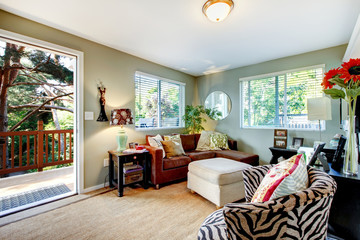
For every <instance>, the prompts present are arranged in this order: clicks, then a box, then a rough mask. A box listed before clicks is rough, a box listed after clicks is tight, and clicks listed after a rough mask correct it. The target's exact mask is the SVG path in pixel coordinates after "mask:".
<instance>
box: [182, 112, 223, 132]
mask: <svg viewBox="0 0 360 240" xmlns="http://www.w3.org/2000/svg"><path fill="white" fill-rule="evenodd" d="M202 114H207V115H208V116H209V118H211V119H215V118H216V116H221V112H219V111H217V110H216V109H209V108H204V106H202V105H198V106H192V105H186V107H185V114H184V116H183V120H184V121H185V133H191V134H194V133H200V132H201V131H202V130H204V127H203V126H202V123H203V122H206V119H205V118H204V117H202Z"/></svg>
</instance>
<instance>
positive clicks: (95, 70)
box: [0, 10, 195, 188]
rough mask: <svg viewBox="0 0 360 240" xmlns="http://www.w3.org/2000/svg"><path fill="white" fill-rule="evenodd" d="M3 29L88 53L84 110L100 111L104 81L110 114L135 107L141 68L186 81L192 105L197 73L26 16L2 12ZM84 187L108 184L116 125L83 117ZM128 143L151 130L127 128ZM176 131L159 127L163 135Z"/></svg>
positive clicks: (143, 139)
mask: <svg viewBox="0 0 360 240" xmlns="http://www.w3.org/2000/svg"><path fill="white" fill-rule="evenodd" d="M0 28H1V29H4V30H7V31H11V32H15V33H18V34H22V35H25V36H29V37H33V38H36V39H40V40H43V41H47V42H50V43H54V44H58V45H61V46H64V47H68V48H72V49H75V50H78V51H82V52H83V53H84V99H83V101H84V110H85V111H92V112H95V119H96V118H97V116H98V114H99V110H100V109H99V97H98V91H97V86H96V81H97V80H98V79H100V80H101V81H102V82H103V84H104V85H105V87H106V88H107V91H106V95H105V96H106V112H107V115H108V117H109V116H110V111H111V109H113V108H116V107H127V108H131V109H132V110H134V109H135V90H134V73H135V71H137V70H139V71H142V72H146V73H150V74H153V75H157V76H161V77H164V78H168V79H173V80H176V81H181V82H185V83H186V90H185V92H186V100H185V101H186V102H185V103H186V104H192V103H193V96H194V94H195V93H194V89H195V81H194V77H192V76H190V75H187V74H184V73H181V72H179V71H175V70H173V69H170V68H167V67H164V66H161V65H158V64H155V63H152V62H149V61H146V60H144V59H141V58H138V57H135V56H132V55H129V54H126V53H123V52H120V51H117V50H115V49H112V48H109V47H106V46H103V45H100V44H97V43H95V42H92V41H89V40H86V39H83V38H80V37H76V36H74V35H71V34H68V33H65V32H62V31H59V30H57V29H54V28H51V27H47V26H45V25H42V24H39V23H36V22H33V21H30V20H27V19H25V18H22V17H19V16H16V15H13V14H10V13H8V12H5V11H2V10H0ZM81 124H83V125H84V136H85V141H84V142H83V143H82V144H83V145H84V149H85V153H84V172H85V174H84V185H85V186H84V187H85V188H88V187H92V186H96V185H99V184H103V183H104V179H105V176H106V175H107V168H104V167H103V162H104V161H103V159H104V158H106V157H107V156H108V155H107V151H108V150H111V149H116V140H115V136H116V132H117V127H110V126H109V122H105V123H101V122H96V121H95V120H94V121H84V122H82V123H81ZM125 130H126V132H127V133H128V136H129V139H128V142H130V141H137V142H139V143H144V142H145V135H146V134H154V133H155V132H151V131H141V132H139V131H135V127H134V125H130V126H125ZM171 132H176V131H174V130H166V131H156V133H160V134H165V133H171Z"/></svg>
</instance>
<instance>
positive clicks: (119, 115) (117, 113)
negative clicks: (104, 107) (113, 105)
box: [110, 108, 133, 152]
mask: <svg viewBox="0 0 360 240" xmlns="http://www.w3.org/2000/svg"><path fill="white" fill-rule="evenodd" d="M128 124H133V118H132V115H131V110H130V109H128V108H121V109H113V110H111V120H110V125H120V126H121V128H120V130H119V132H118V135H116V141H117V144H118V147H117V149H116V151H117V152H122V151H124V150H125V149H126V142H127V139H128V136H127V135H126V133H125V130H124V128H123V125H128Z"/></svg>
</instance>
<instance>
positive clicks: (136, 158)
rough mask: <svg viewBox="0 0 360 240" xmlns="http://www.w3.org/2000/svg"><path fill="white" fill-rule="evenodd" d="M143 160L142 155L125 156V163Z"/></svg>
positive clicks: (143, 156)
mask: <svg viewBox="0 0 360 240" xmlns="http://www.w3.org/2000/svg"><path fill="white" fill-rule="evenodd" d="M144 159H145V155H144V154H139V155H133V156H126V157H125V162H134V161H143V160H144Z"/></svg>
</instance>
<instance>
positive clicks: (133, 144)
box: [129, 142, 139, 149]
mask: <svg viewBox="0 0 360 240" xmlns="http://www.w3.org/2000/svg"><path fill="white" fill-rule="evenodd" d="M138 145H139V144H138V143H136V142H130V143H129V148H130V149H135V148H136V146H138Z"/></svg>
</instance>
